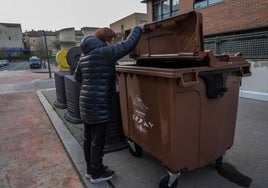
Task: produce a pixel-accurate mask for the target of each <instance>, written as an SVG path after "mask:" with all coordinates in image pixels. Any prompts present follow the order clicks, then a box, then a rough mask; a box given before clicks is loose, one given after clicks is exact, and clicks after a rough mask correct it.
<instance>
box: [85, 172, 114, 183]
mask: <svg viewBox="0 0 268 188" xmlns="http://www.w3.org/2000/svg"><path fill="white" fill-rule="evenodd" d="M113 177H114V171H113V170H104V171H103V173H102V174H101V175H100V176H98V177H94V176H91V178H90V179H89V180H90V182H91V183H94V184H95V183H100V182H102V181H106V180H110V179H112V178H113Z"/></svg>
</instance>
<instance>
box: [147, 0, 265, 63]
mask: <svg viewBox="0 0 268 188" xmlns="http://www.w3.org/2000/svg"><path fill="white" fill-rule="evenodd" d="M142 2H143V3H146V4H147V14H148V21H149V22H152V21H156V20H160V19H165V18H168V17H172V16H175V15H178V14H183V13H186V12H189V11H193V10H195V11H198V12H201V13H202V14H203V33H204V37H205V41H204V42H205V49H212V50H213V51H215V52H216V53H224V52H227V53H233V52H238V51H240V52H242V54H243V55H244V56H245V57H247V58H268V19H267V18H268V11H267V10H268V0H143V1H142Z"/></svg>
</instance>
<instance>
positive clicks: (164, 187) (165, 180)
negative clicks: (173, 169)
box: [159, 175, 178, 188]
mask: <svg viewBox="0 0 268 188" xmlns="http://www.w3.org/2000/svg"><path fill="white" fill-rule="evenodd" d="M169 177H170V176H169V175H166V176H165V177H164V178H162V179H161V181H160V182H159V188H176V187H177V183H178V181H177V179H176V180H175V181H174V182H173V184H172V185H170V186H169V185H168V182H169Z"/></svg>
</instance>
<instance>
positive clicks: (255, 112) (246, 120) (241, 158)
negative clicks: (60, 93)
mask: <svg viewBox="0 0 268 188" xmlns="http://www.w3.org/2000/svg"><path fill="white" fill-rule="evenodd" d="M40 93H42V95H43V96H44V97H45V98H46V101H48V103H50V105H51V104H53V102H54V101H55V100H56V93H55V90H54V89H50V90H43V91H42V92H40ZM45 103H47V102H45ZM50 105H49V106H50ZM49 108H51V107H49ZM65 110H66V109H65ZM65 110H63V109H58V108H54V110H52V111H50V110H47V111H50V112H51V113H57V116H58V117H59V119H60V120H59V122H58V123H56V122H55V123H53V124H54V126H55V124H56V125H59V124H61V125H62V127H68V129H69V130H70V131H71V133H72V134H73V138H75V140H73V141H74V142H76V143H77V144H76V146H77V147H76V149H77V148H79V149H77V150H76V152H78V153H76V154H75V155H78V156H81V155H83V151H82V147H81V134H82V124H71V123H69V122H67V121H66V120H65V118H64V117H63V116H64V112H65ZM53 111H54V112H53ZM267 111H268V102H264V101H257V100H251V99H245V98H240V99H239V106H238V115H237V126H236V135H235V140H234V145H233V147H232V148H231V149H230V150H228V151H227V152H226V154H225V155H224V162H225V163H226V164H230V165H229V166H228V168H229V169H230V173H229V175H231V174H232V176H233V177H231V178H233V179H234V180H235V181H236V182H237V181H239V178H240V179H241V180H245V178H244V179H243V175H244V176H247V177H249V178H250V179H251V180H252V182H251V186H250V187H252V188H266V187H267V185H268V170H267V169H266V166H268V161H267V158H268V152H267V146H268V130H267V122H268V117H267V115H266V113H265V112H267ZM64 125H65V126H64ZM71 126H73V128H71ZM60 132H62V131H60ZM79 132H80V134H79ZM73 138H72V139H73ZM67 143H70V142H67ZM79 143H80V146H79ZM67 148H68V146H67ZM67 152H70V153H69V155H72V153H74V152H73V151H71V150H70V151H68V149H67ZM79 153H80V155H79ZM72 158H73V161H79V160H77V159H75V157H72ZM104 162H105V164H107V165H108V166H109V167H110V168H111V169H113V170H115V172H116V176H115V177H114V178H113V179H112V180H111V181H110V182H108V184H109V185H110V186H109V187H116V188H117V187H120V188H121V187H128V188H136V187H144V188H155V187H158V183H159V181H160V179H161V178H162V177H164V176H165V175H167V172H166V170H165V169H164V167H163V166H162V164H161V162H160V161H158V160H157V159H156V158H154V157H153V156H152V155H150V154H148V153H146V152H144V154H143V155H142V156H141V157H138V158H136V157H133V156H132V155H131V154H130V152H129V151H128V150H127V149H126V150H122V151H118V152H113V153H108V154H106V155H105V157H104ZM74 163H76V162H74ZM82 164H83V165H82ZM81 165H82V166H81ZM76 166H77V169H78V172H79V174H80V175H81V176H82V177H83V175H84V173H85V169H84V166H85V165H84V162H82V163H81V161H80V162H77V164H76ZM233 167H234V168H236V170H237V171H236V170H235V169H233ZM239 173H240V174H239ZM84 181H85V183H86V184H87V187H92V184H90V183H89V181H88V180H86V179H84ZM243 183H246V182H242V184H243ZM126 185H127V186H126ZM101 187H102V186H101ZM177 187H184V188H186V187H189V188H194V187H198V188H214V187H219V188H226V187H228V188H232V187H233V188H235V187H241V186H238V185H237V184H234V183H232V182H230V181H229V180H228V179H226V178H224V177H222V176H221V175H219V174H218V173H217V171H216V170H215V168H214V166H210V165H208V166H206V167H204V168H201V169H196V170H194V171H191V172H187V173H185V174H184V175H183V176H181V177H179V178H178V186H177Z"/></svg>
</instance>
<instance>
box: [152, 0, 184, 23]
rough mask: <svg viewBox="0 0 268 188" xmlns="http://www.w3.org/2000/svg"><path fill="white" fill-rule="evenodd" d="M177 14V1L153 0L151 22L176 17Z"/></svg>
mask: <svg viewBox="0 0 268 188" xmlns="http://www.w3.org/2000/svg"><path fill="white" fill-rule="evenodd" d="M178 13H179V0H153V20H154V21H157V20H161V19H165V18H169V17H172V16H176V15H178Z"/></svg>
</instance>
